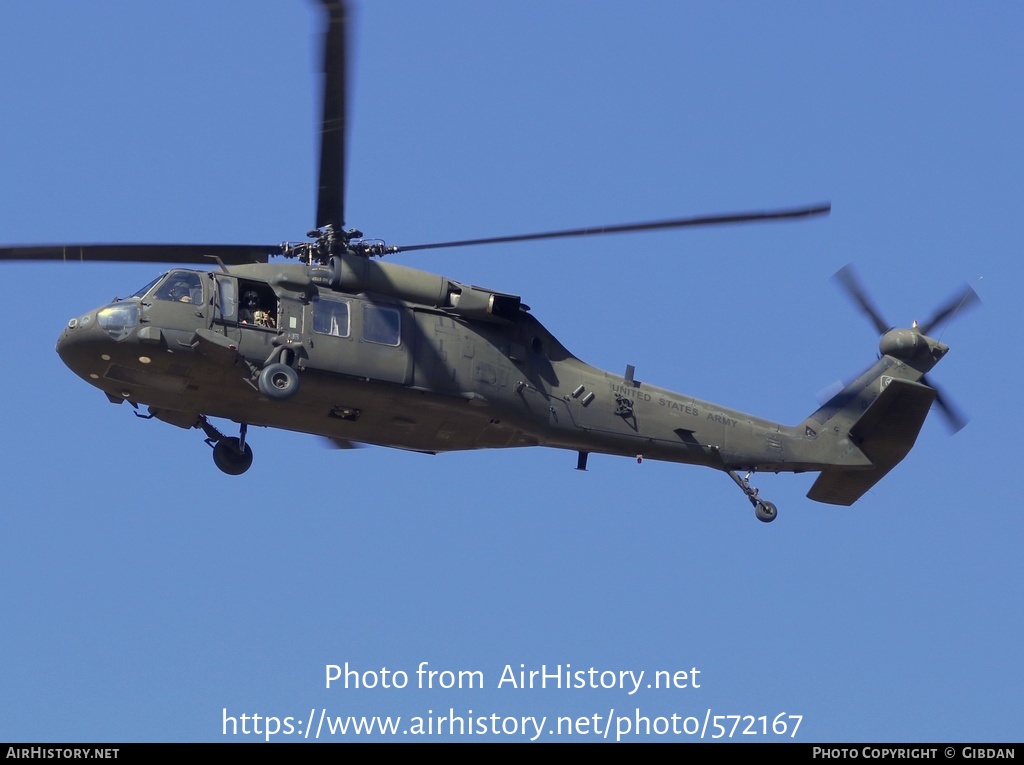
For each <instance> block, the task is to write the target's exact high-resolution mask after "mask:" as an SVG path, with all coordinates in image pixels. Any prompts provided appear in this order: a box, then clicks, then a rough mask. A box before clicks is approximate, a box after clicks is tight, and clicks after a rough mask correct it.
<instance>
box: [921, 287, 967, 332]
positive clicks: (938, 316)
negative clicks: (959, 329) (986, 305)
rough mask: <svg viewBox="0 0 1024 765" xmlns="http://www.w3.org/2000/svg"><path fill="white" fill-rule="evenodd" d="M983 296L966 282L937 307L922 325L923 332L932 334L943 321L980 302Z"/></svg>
mask: <svg viewBox="0 0 1024 765" xmlns="http://www.w3.org/2000/svg"><path fill="white" fill-rule="evenodd" d="M980 302H981V298H980V297H978V293H977V292H975V291H974V290H973V289H972V288H971V287H970V286H969V285H967V284H965V285H964V287H963V289H962V290H960V291H959V292H957V293H956V294H955V295H954V296H953V297H951V298H950V299H949V300H947V301H946V302H945V303H943V304H942V305H941V306H940V307H939V308H936V309H935V313H934V314H932V317H931V318H930V319H929V320H928V321H926V322H925V323H924V324H922V325H920V327H919V328H920V330H921V332H922V334H925V335H928V334H931V331H932V330H933V329H935V328H936V327H938V326H939V325H940V324H942V323H943V322H946V321H949V320H950V319H952V318H953V316H955V315H956V313H957V312H958V311H961V310H963V309H965V308H970V307H971V306H972V305H974V304H975V303H980Z"/></svg>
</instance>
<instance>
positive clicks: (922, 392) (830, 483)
mask: <svg viewBox="0 0 1024 765" xmlns="http://www.w3.org/2000/svg"><path fill="white" fill-rule="evenodd" d="M880 361H881V360H880ZM875 370H876V367H872V369H871V370H869V371H868V372H867V373H865V375H864V376H867V375H871V373H872V372H873V371H875ZM871 376H872V377H875V375H871ZM861 379H863V376H862V378H861ZM876 380H877V382H875V384H876V385H883V386H884V387H883V388H882V390H881V392H880V393H879V394H878V395H877V397H876V398H875V399H874V401H872V402H871V403H870V405H868V406H867V409H865V410H864V411H863V413H862V414H861V415H860V416H859V417H856V419H855V421H853V423H852V424H848V423H849V422H850V420H851V419H853V417H852V415H854V413H855V411H857V410H859V409H860V407H861V404H860V402H861V401H862V400H863V393H864V392H865V386H863V385H858V383H860V382H861V380H858V381H857V382H854V383H853V384H851V385H850V386H848V387H847V388H846V389H845V390H844V391H843V392H841V393H839V394H838V395H837V396H836V397H835V398H833V399H832V401H830V402H829V403H828V404H826V405H825V406H824V407H822V409H819V410H818V411H817V412H815V414H814V415H812V416H811V418H810V419H808V420H807V421H806V422H805V427H810V425H809V424H808V423H811V422H813V423H814V424H815V425H819V424H822V425H823V424H825V422H828V423H829V425H835V426H836V429H838V428H840V427H843V429H845V428H846V427H848V431H847V432H848V434H849V435H848V438H849V441H850V442H851V443H852V444H853V445H855V446H856V447H857V448H858V449H859V450H860V451H861V452H863V454H864V456H866V457H867V458H868V459H869V460H871V466H870V467H867V468H844V467H834V468H826V469H825V470H823V471H822V472H821V475H820V476H818V480H817V481H815V482H814V485H813V486H812V487H811V490H810V491H809V492H808V493H807V496H808V498H810V499H813V500H815V501H817V502H825V503H827V504H830V505H852V504H853V503H854V502H856V501H857V500H858V499H860V498H861V497H862V496H863V495H864V493H865V492H867V491H868V490H869V489H870V488H871V487H872V486H874V485H875V484H876V483H878V482H879V481H880V480H882V478H883V477H884V476H885V474H886V473H888V472H889V471H890V470H892V469H893V468H894V467H896V465H898V464H899V463H900V461H901V460H902V459H903V458H904V457H906V456H907V453H908V452H909V451H910V450H911V448H912V447H913V446H914V442H915V441H916V440H917V434H918V433H920V432H921V426H922V425H923V424H924V420H925V418H926V417H927V416H928V410H929V408H930V407H931V405H932V402H933V401H934V400H935V389H934V388H930V387H928V386H927V385H922V384H921V383H919V382H914V381H912V380H906V379H901V378H897V377H891V378H890V377H885V376H881V375H878V376H877V377H876ZM876 390H877V389H876ZM858 393H859V394H861V395H857V394H858ZM853 407H856V410H854V411H851V409H852V408H853ZM823 418H824V419H823Z"/></svg>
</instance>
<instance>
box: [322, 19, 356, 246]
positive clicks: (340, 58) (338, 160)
mask: <svg viewBox="0 0 1024 765" xmlns="http://www.w3.org/2000/svg"><path fill="white" fill-rule="evenodd" d="M322 2H323V5H324V8H325V9H326V10H327V13H328V19H327V32H326V33H325V35H324V101H323V115H322V121H321V125H322V127H321V130H322V135H321V138H320V191H319V196H318V199H317V210H316V226H317V228H324V227H325V226H331V227H332V228H333V229H334V230H335V231H339V232H340V231H341V230H342V227H343V226H344V225H345V129H346V125H345V120H346V115H347V111H348V110H347V106H346V98H347V78H348V23H349V17H350V15H351V9H350V7H349V4H348V3H347V2H344V0H322Z"/></svg>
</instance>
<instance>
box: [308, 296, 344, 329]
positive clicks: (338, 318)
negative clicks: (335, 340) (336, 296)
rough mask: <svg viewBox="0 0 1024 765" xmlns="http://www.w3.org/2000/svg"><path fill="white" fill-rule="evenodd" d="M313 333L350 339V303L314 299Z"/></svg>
mask: <svg viewBox="0 0 1024 765" xmlns="http://www.w3.org/2000/svg"><path fill="white" fill-rule="evenodd" d="M313 331H314V332H317V333H319V334H321V335H331V336H332V337H348V303H347V302H346V301H343V300H323V299H322V298H319V297H316V298H313Z"/></svg>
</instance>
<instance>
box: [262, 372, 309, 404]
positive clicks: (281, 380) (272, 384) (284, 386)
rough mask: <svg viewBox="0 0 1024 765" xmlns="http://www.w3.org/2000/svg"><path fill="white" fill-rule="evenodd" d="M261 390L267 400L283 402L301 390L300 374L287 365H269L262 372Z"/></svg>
mask: <svg viewBox="0 0 1024 765" xmlns="http://www.w3.org/2000/svg"><path fill="white" fill-rule="evenodd" d="M258 382H259V389H260V393H262V394H263V395H264V396H266V397H267V398H276V399H278V400H279V401H283V400H284V399H286V398H291V397H292V396H294V395H295V394H296V393H297V392H298V390H299V373H298V372H296V371H295V370H294V369H292V368H291V367H290V366H288V365H287V364H280V363H278V364H268V365H267V366H265V367H264V368H263V371H262V372H260V376H259V380H258Z"/></svg>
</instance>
